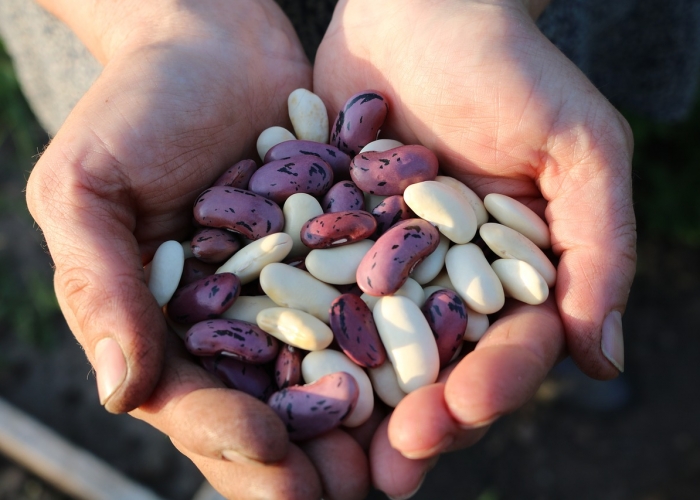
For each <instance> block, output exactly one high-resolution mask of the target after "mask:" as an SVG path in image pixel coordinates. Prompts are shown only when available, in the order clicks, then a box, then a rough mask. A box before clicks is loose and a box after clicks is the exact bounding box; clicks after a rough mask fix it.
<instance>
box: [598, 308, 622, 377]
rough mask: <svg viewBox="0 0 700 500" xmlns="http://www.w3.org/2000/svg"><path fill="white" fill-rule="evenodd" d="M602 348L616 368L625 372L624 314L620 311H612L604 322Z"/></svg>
mask: <svg viewBox="0 0 700 500" xmlns="http://www.w3.org/2000/svg"><path fill="white" fill-rule="evenodd" d="M600 348H601V350H602V351H603V355H604V356H605V357H606V358H608V361H610V362H611V363H612V364H613V365H615V368H617V369H618V370H620V371H621V372H624V371H625V341H624V339H623V338H622V314H620V312H619V311H611V312H610V314H608V316H607V318H605V321H603V334H602V338H601V339H600Z"/></svg>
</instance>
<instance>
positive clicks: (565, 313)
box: [540, 108, 636, 379]
mask: <svg viewBox="0 0 700 500" xmlns="http://www.w3.org/2000/svg"><path fill="white" fill-rule="evenodd" d="M609 111H610V112H607V113H606V112H601V113H598V116H597V118H598V119H597V120H595V123H591V122H590V120H581V121H579V122H578V123H572V122H569V123H566V124H561V129H560V130H565V131H566V132H565V133H564V134H562V135H560V136H559V138H558V139H557V140H558V141H560V142H559V145H555V147H554V148H553V149H552V150H550V154H551V158H553V160H552V161H551V162H550V164H549V165H547V166H545V168H544V171H543V175H542V177H541V178H540V188H541V190H542V194H543V195H544V196H545V198H546V199H548V200H550V201H549V205H548V207H547V213H546V215H547V219H548V220H549V222H550V229H551V233H552V245H553V248H554V250H555V252H556V253H557V254H560V255H561V259H560V262H559V265H558V268H557V273H558V276H557V284H556V290H555V294H556V299H557V304H558V306H559V310H560V313H561V315H562V320H563V322H564V326H565V329H566V337H567V347H568V350H569V353H570V355H571V357H572V358H573V360H574V361H575V362H576V364H577V365H578V366H579V367H580V368H581V369H582V370H583V371H584V372H585V373H586V374H587V375H589V376H591V377H593V378H597V379H610V378H613V377H615V376H617V375H618V373H619V372H621V371H623V370H624V342H623V331H622V322H621V315H622V313H623V312H624V310H625V307H626V305H627V299H628V296H629V292H630V287H631V286H632V280H633V277H634V272H635V265H636V249H635V246H636V225H635V217H634V211H633V207H632V178H631V172H630V170H631V161H632V147H633V146H632V134H631V132H630V130H629V126H628V125H627V122H626V121H625V120H624V118H622V116H621V115H619V113H617V112H616V111H614V110H613V109H612V108H609ZM589 116H590V115H589ZM579 117H580V116H579ZM572 118H573V119H574V120H575V119H576V115H572ZM559 146H562V147H563V148H564V149H565V150H566V151H567V155H568V157H566V159H565V160H562V161H560V162H558V163H557V161H555V160H554V158H557V156H558V153H559V152H558V151H557V149H558V147H559ZM559 158H563V156H559Z"/></svg>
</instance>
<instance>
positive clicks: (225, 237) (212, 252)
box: [190, 227, 241, 264]
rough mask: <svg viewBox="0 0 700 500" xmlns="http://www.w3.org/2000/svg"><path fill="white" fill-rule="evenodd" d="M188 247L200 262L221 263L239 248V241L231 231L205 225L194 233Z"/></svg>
mask: <svg viewBox="0 0 700 500" xmlns="http://www.w3.org/2000/svg"><path fill="white" fill-rule="evenodd" d="M190 248H191V249H192V253H193V254H194V256H195V257H197V258H198V259H199V260H201V261H202V262H206V263H208V264H221V263H222V262H224V261H225V260H226V259H228V258H229V257H231V256H232V255H233V254H234V253H236V252H237V251H238V250H240V249H241V242H240V240H239V239H238V238H236V234H235V233H232V232H231V231H227V230H225V229H215V228H212V227H207V228H203V229H200V230H198V231H197V232H196V233H195V234H194V236H193V237H192V242H191V243H190Z"/></svg>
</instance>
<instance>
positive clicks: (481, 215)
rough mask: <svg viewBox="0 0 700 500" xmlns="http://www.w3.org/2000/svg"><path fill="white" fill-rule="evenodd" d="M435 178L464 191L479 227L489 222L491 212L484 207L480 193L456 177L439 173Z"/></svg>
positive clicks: (463, 194) (461, 191)
mask: <svg viewBox="0 0 700 500" xmlns="http://www.w3.org/2000/svg"><path fill="white" fill-rule="evenodd" d="M435 180H436V181H437V182H439V183H441V184H445V185H446V186H450V187H451V188H454V189H456V190H457V191H459V192H460V193H462V196H464V197H465V198H466V199H467V200H468V201H469V204H470V205H471V206H472V209H473V210H474V215H476V226H477V227H481V225H482V224H485V223H486V222H488V220H489V214H488V212H487V211H486V208H485V207H484V202H483V201H481V198H479V195H477V194H476V193H475V192H474V191H472V190H471V189H469V188H468V187H467V186H466V185H465V184H464V183H462V182H460V181H458V180H457V179H455V178H454V177H447V176H445V175H438V176H437V177H435Z"/></svg>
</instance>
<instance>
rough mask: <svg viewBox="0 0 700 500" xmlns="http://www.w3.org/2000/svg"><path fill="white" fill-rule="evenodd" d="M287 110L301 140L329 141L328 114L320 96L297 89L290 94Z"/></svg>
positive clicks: (295, 131)
mask: <svg viewBox="0 0 700 500" xmlns="http://www.w3.org/2000/svg"><path fill="white" fill-rule="evenodd" d="M287 109H288V111H289V119H290V120H291V122H292V126H293V127H294V133H295V134H296V136H297V137H298V138H299V139H305V140H309V141H316V142H321V143H324V142H326V141H328V113H327V112H326V106H325V105H324V104H323V101H322V100H321V98H320V97H319V96H317V95H316V94H314V93H313V92H310V91H308V90H306V89H296V90H295V91H293V92H292V93H291V94H289V98H288V99H287Z"/></svg>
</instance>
